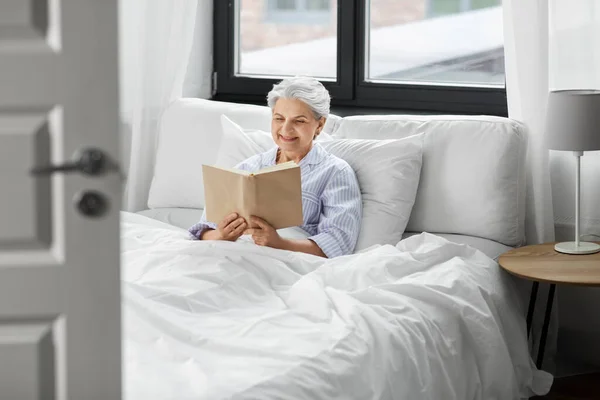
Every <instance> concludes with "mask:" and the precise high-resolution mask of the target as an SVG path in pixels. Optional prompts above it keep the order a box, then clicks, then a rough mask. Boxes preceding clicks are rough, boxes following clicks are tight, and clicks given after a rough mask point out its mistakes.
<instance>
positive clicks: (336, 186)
mask: <svg viewBox="0 0 600 400" xmlns="http://www.w3.org/2000/svg"><path fill="white" fill-rule="evenodd" d="M321 202H322V211H321V216H320V218H319V224H318V226H317V234H316V235H314V236H311V237H309V239H310V240H312V241H313V242H315V243H316V244H317V245H318V246H319V247H320V248H321V250H322V251H323V253H325V255H326V256H327V257H328V258H333V257H338V256H343V255H346V254H351V253H352V252H353V251H354V247H355V246H356V242H357V241H358V233H359V231H360V223H361V220H362V198H361V195H360V187H359V186H358V180H357V179H356V175H355V174H354V171H353V170H352V168H351V167H350V166H347V167H345V168H344V169H341V170H339V171H338V172H337V173H336V174H335V175H334V176H333V178H332V179H331V180H330V181H329V182H328V183H327V186H326V187H325V190H324V191H323V194H322V195H321Z"/></svg>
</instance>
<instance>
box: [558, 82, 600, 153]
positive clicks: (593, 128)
mask: <svg viewBox="0 0 600 400" xmlns="http://www.w3.org/2000/svg"><path fill="white" fill-rule="evenodd" d="M546 115H547V118H546V122H547V123H546V143H547V145H548V148H549V149H551V150H565V151H593V150H600V91H598V90H558V91H551V92H550V93H549V95H548V108H547V114H546Z"/></svg>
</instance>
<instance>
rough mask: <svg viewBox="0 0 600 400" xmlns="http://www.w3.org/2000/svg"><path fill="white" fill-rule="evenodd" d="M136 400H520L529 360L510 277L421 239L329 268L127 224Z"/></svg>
mask: <svg viewBox="0 0 600 400" xmlns="http://www.w3.org/2000/svg"><path fill="white" fill-rule="evenodd" d="M122 232H123V271H122V275H123V276H122V281H123V289H122V291H123V321H124V327H123V329H124V335H123V337H124V361H125V379H124V380H125V398H126V399H129V400H142V399H143V400H148V399H178V400H187V399H190V400H191V399H196V400H199V399H202V400H204V399H206V400H218V399H294V400H299V399H311V400H317V399H332V398H338V399H380V400H391V399H445V400H453V399H457V400H458V399H461V400H464V399H519V398H525V397H528V396H529V395H530V394H531V393H532V392H537V393H544V392H546V391H547V390H548V388H549V386H550V384H551V381H552V378H551V377H550V375H548V374H546V373H545V372H542V371H537V370H536V369H535V367H534V366H533V363H532V361H531V359H530V357H529V354H528V348H527V340H526V337H525V326H524V321H523V318H522V315H521V313H520V309H519V307H518V304H517V303H518V301H517V296H516V294H515V293H514V292H513V290H512V289H511V287H512V286H511V283H510V280H509V277H508V276H506V275H504V274H503V273H501V271H500V270H499V268H498V267H497V265H496V264H495V262H494V261H493V260H491V259H490V258H489V257H487V256H486V255H484V254H483V253H481V252H479V251H477V250H475V249H474V248H473V247H470V246H465V245H457V244H453V243H452V242H449V241H447V240H445V239H443V238H441V237H439V236H435V235H431V234H420V235H416V236H413V237H410V238H408V239H406V240H403V241H401V242H400V243H399V244H398V245H397V246H396V247H394V246H389V245H388V246H381V247H378V248H374V249H371V250H368V251H365V252H363V253H360V254H357V255H351V256H346V257H340V258H336V259H333V260H324V259H321V258H319V257H315V256H310V255H306V254H292V253H289V252H286V251H281V250H274V249H269V248H263V247H258V246H255V245H253V244H251V243H243V242H242V243H229V242H199V241H192V240H189V237H188V234H187V232H186V231H185V230H184V229H181V228H178V227H175V226H173V225H168V224H165V223H162V222H160V221H157V220H154V219H151V218H148V217H145V216H142V215H139V214H131V213H123V216H122Z"/></svg>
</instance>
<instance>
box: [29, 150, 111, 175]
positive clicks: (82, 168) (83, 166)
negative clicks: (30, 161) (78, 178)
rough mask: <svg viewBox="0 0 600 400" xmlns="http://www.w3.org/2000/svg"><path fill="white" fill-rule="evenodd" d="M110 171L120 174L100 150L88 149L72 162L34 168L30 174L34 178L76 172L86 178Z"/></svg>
mask: <svg viewBox="0 0 600 400" xmlns="http://www.w3.org/2000/svg"><path fill="white" fill-rule="evenodd" d="M111 171H117V172H119V173H120V169H119V166H118V165H117V164H116V163H114V162H112V161H111V160H110V158H109V157H108V156H107V155H106V154H105V153H104V152H103V151H102V150H99V149H94V148H89V149H84V150H82V151H81V152H80V153H79V156H76V157H75V160H74V161H69V162H66V163H63V164H60V165H46V166H41V167H35V168H33V169H32V170H31V174H32V175H36V176H40V175H41V176H47V175H52V174H55V173H59V172H60V173H71V172H78V173H80V174H83V175H87V176H100V175H104V174H105V173H107V172H111ZM121 175H122V174H121Z"/></svg>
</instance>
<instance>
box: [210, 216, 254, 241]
mask: <svg viewBox="0 0 600 400" xmlns="http://www.w3.org/2000/svg"><path fill="white" fill-rule="evenodd" d="M247 227H248V224H247V223H246V221H245V220H244V218H242V217H240V216H238V214H237V213H231V214H229V215H228V216H226V217H225V218H223V221H221V222H219V224H218V225H217V229H215V230H211V231H206V232H204V233H202V236H201V239H202V240H227V241H230V242H235V241H236V240H238V238H239V237H240V236H242V235H243V234H244V231H245V230H246V228H247Z"/></svg>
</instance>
